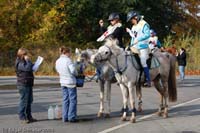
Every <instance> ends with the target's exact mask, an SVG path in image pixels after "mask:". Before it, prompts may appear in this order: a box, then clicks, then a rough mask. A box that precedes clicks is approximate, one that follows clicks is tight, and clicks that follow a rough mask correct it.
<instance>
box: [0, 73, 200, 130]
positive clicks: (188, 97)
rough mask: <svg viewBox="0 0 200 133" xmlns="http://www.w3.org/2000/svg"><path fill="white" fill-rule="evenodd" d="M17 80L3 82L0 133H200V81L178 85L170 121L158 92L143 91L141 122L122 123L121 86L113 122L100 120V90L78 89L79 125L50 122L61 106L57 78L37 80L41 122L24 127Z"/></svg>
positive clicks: (0, 81)
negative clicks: (161, 110)
mask: <svg viewBox="0 0 200 133" xmlns="http://www.w3.org/2000/svg"><path fill="white" fill-rule="evenodd" d="M15 82H16V79H15V77H6V78H5V77H1V78H0V131H1V132H5V133H7V132H9V131H10V132H11V131H15V132H17V131H18V132H30V133H32V132H40V133H43V132H49V133H53V132H54V133H97V132H102V133H106V132H112V133H121V132H124V133H125V132H135V133H138V132H139V133H172V132H173V133H200V77H198V76H195V77H187V79H185V81H184V82H179V81H178V83H177V86H178V101H177V102H175V103H170V104H169V108H170V109H169V118H167V119H164V118H162V117H158V116H157V115H155V112H156V111H157V108H158V105H159V95H158V92H157V91H156V90H155V89H154V88H153V87H151V88H144V89H143V112H142V113H137V122H136V123H134V124H132V123H129V121H126V122H122V121H121V120H120V109H121V106H122V96H121V91H120V88H119V87H118V86H117V85H113V87H112V97H111V110H112V113H111V118H97V117H96V113H97V112H98V109H99V86H98V84H97V83H95V82H87V83H86V84H85V86H84V87H83V88H78V116H79V119H80V122H79V123H74V124H72V123H63V122H62V121H61V120H48V119H47V110H48V107H49V106H50V105H61V89H60V87H59V84H58V78H57V77H37V78H36V82H35V84H36V86H35V87H34V103H33V107H32V109H33V111H32V112H33V116H34V117H35V118H36V119H38V122H35V123H31V124H27V125H23V124H21V123H20V122H19V120H18V116H17V108H18V98H19V94H18V91H17V90H16V87H15V86H14V84H15Z"/></svg>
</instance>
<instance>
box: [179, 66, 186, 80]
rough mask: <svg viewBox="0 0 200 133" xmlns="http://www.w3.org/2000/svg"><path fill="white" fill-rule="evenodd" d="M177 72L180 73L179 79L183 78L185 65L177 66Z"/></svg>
mask: <svg viewBox="0 0 200 133" xmlns="http://www.w3.org/2000/svg"><path fill="white" fill-rule="evenodd" d="M178 68H179V73H180V79H181V80H183V79H184V78H185V66H178Z"/></svg>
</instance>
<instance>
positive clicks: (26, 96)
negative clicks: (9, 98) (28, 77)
mask: <svg viewBox="0 0 200 133" xmlns="http://www.w3.org/2000/svg"><path fill="white" fill-rule="evenodd" d="M17 89H18V90H19V94H20V99H19V119H20V120H27V119H31V118H32V115H31V104H32V103H33V89H32V86H23V85H20V86H17Z"/></svg>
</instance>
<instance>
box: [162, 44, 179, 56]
mask: <svg viewBox="0 0 200 133" xmlns="http://www.w3.org/2000/svg"><path fill="white" fill-rule="evenodd" d="M164 51H165V52H168V53H170V54H172V55H174V56H176V51H177V49H176V47H175V46H172V47H167V48H165V49H164Z"/></svg>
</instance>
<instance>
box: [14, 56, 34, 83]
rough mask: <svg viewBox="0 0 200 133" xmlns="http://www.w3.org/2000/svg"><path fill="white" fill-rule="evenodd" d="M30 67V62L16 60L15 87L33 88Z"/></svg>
mask: <svg viewBox="0 0 200 133" xmlns="http://www.w3.org/2000/svg"><path fill="white" fill-rule="evenodd" d="M32 67H33V64H32V63H31V61H25V60H21V59H19V58H17V59H16V62H15V68H16V74H17V85H25V86H33V82H34V76H33V70H32Z"/></svg>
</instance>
